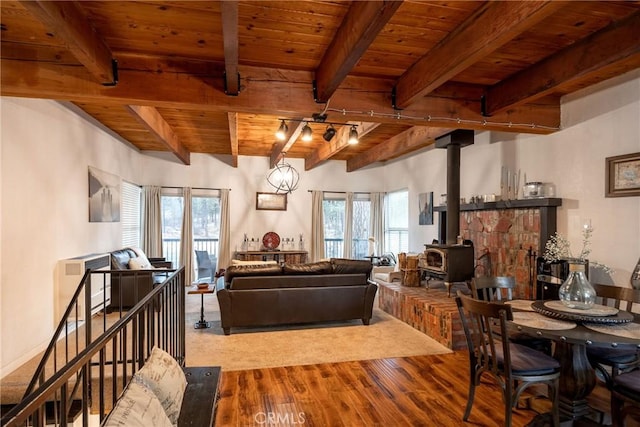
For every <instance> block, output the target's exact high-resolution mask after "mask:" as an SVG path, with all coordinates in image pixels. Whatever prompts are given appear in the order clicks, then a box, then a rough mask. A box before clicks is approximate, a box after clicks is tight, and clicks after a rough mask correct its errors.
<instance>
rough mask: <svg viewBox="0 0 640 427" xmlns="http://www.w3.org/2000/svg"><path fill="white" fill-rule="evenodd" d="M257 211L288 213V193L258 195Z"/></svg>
mask: <svg viewBox="0 0 640 427" xmlns="http://www.w3.org/2000/svg"><path fill="white" fill-rule="evenodd" d="M256 210H259V211H286V210H287V193H283V194H279V193H256Z"/></svg>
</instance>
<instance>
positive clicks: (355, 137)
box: [349, 125, 358, 145]
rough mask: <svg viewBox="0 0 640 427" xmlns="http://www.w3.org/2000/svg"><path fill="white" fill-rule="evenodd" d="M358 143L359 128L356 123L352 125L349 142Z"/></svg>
mask: <svg viewBox="0 0 640 427" xmlns="http://www.w3.org/2000/svg"><path fill="white" fill-rule="evenodd" d="M357 143H358V130H357V129H356V127H355V125H354V126H351V129H350V130H349V144H351V145H354V144H357Z"/></svg>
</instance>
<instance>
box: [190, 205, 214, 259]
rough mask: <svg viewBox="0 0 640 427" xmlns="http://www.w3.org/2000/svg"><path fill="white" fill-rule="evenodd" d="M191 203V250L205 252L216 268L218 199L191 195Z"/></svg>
mask: <svg viewBox="0 0 640 427" xmlns="http://www.w3.org/2000/svg"><path fill="white" fill-rule="evenodd" d="M191 201H192V206H191V218H192V221H191V223H192V226H193V249H194V250H198V251H207V252H208V253H209V258H210V259H211V262H212V263H214V268H216V266H215V263H216V262H217V259H218V240H219V238H220V197H218V196H210V195H196V194H193V195H192V196H191Z"/></svg>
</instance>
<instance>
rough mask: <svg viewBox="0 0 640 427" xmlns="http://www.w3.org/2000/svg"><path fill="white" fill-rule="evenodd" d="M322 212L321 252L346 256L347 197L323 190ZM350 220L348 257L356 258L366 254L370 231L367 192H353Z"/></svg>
mask: <svg viewBox="0 0 640 427" xmlns="http://www.w3.org/2000/svg"><path fill="white" fill-rule="evenodd" d="M322 207H323V215H324V254H325V257H327V258H332V257H333V258H342V257H344V256H345V250H344V248H345V246H344V245H345V241H344V238H345V231H346V227H347V224H346V199H345V195H344V194H342V193H340V194H336V193H334V194H333V195H331V194H329V193H326V194H325V199H324V200H323V202H322ZM352 212H353V219H352V222H351V224H349V225H348V226H349V227H351V238H352V240H351V242H349V244H350V245H351V258H354V259H358V258H363V257H365V256H367V255H368V253H367V252H368V250H369V247H368V243H369V242H368V241H369V236H370V235H371V233H370V230H369V229H370V227H371V225H370V222H371V220H370V218H371V201H370V200H369V194H362V193H358V194H354V195H353V209H352Z"/></svg>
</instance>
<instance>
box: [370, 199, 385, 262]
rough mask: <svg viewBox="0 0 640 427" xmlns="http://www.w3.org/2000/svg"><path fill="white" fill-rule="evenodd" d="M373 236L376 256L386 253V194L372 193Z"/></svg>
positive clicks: (371, 227)
mask: <svg viewBox="0 0 640 427" xmlns="http://www.w3.org/2000/svg"><path fill="white" fill-rule="evenodd" d="M370 230H371V235H372V236H373V238H374V239H375V241H376V243H375V248H376V254H377V255H382V254H383V253H384V193H371V226H370Z"/></svg>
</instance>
